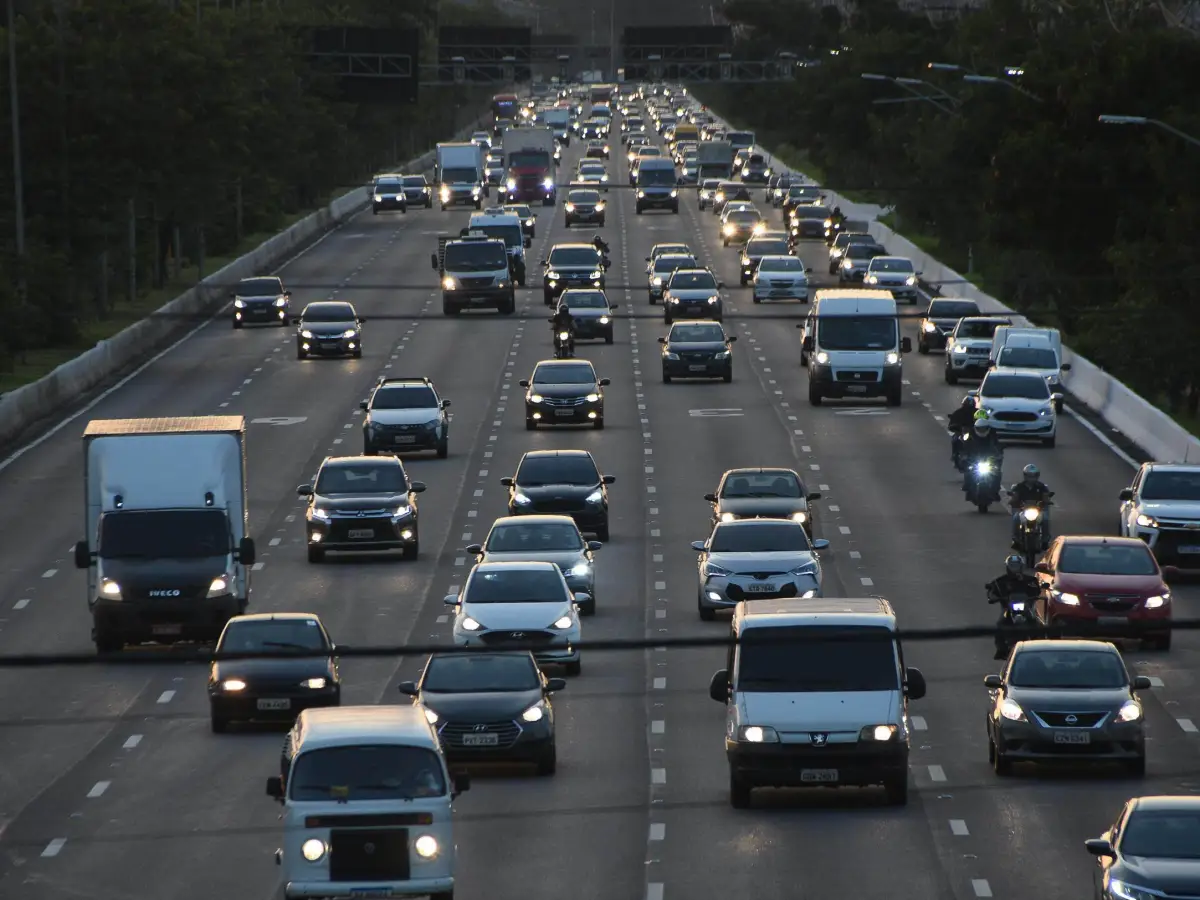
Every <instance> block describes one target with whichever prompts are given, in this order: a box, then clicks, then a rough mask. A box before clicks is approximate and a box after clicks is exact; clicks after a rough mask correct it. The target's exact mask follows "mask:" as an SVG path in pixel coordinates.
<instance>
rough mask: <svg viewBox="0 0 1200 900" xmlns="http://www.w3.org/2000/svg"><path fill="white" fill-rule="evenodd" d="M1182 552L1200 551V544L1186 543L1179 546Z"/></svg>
mask: <svg viewBox="0 0 1200 900" xmlns="http://www.w3.org/2000/svg"><path fill="white" fill-rule="evenodd" d="M1179 552H1180V553H1200V544H1184V545H1183V546H1181V547H1180V548H1179Z"/></svg>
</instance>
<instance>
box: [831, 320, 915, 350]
mask: <svg viewBox="0 0 1200 900" xmlns="http://www.w3.org/2000/svg"><path fill="white" fill-rule="evenodd" d="M817 342H818V343H819V344H820V346H821V349H822V350H893V349H895V347H896V320H895V319H892V318H890V317H888V316H821V317H818V319H817Z"/></svg>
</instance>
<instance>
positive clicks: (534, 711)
mask: <svg viewBox="0 0 1200 900" xmlns="http://www.w3.org/2000/svg"><path fill="white" fill-rule="evenodd" d="M544 718H546V704H545V701H542V700H539V701H538V702H537V703H535V704H533V706H531V707H529V709H527V710H525V712H523V713H521V721H522V722H540V721H542V719H544Z"/></svg>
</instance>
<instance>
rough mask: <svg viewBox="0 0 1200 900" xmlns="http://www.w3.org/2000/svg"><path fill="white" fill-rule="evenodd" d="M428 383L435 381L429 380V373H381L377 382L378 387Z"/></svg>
mask: <svg viewBox="0 0 1200 900" xmlns="http://www.w3.org/2000/svg"><path fill="white" fill-rule="evenodd" d="M414 383H415V384H428V385H432V384H433V382H432V381H430V380H429V376H427V375H380V376H379V380H378V381H376V382H375V386H376V387H382V386H383V385H385V384H414Z"/></svg>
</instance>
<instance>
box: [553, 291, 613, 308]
mask: <svg viewBox="0 0 1200 900" xmlns="http://www.w3.org/2000/svg"><path fill="white" fill-rule="evenodd" d="M563 302H564V303H566V304H567V309H608V300H607V299H605V297H604V295H603V294H600V293H596V292H588V293H586V294H585V293H579V294H564V295H563Z"/></svg>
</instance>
